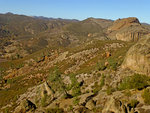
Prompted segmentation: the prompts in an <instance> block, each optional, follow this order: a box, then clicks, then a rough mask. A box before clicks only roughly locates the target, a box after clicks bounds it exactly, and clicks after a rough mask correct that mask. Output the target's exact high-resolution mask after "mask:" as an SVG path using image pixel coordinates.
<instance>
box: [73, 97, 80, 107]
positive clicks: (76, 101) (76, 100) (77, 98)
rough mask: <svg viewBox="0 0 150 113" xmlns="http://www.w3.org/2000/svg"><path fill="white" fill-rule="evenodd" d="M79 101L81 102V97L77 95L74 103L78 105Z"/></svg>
mask: <svg viewBox="0 0 150 113" xmlns="http://www.w3.org/2000/svg"><path fill="white" fill-rule="evenodd" d="M79 102H80V98H79V97H75V98H74V99H73V104H74V105H78V104H79Z"/></svg>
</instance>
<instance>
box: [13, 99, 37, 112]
mask: <svg viewBox="0 0 150 113" xmlns="http://www.w3.org/2000/svg"><path fill="white" fill-rule="evenodd" d="M35 109H36V105H35V104H34V103H32V102H31V101H30V100H24V101H22V102H21V104H20V106H18V107H17V108H16V109H15V111H14V113H32V112H34V111H35Z"/></svg>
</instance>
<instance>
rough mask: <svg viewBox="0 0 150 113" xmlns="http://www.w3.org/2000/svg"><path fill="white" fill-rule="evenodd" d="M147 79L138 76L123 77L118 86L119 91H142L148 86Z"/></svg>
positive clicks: (143, 76)
mask: <svg viewBox="0 0 150 113" xmlns="http://www.w3.org/2000/svg"><path fill="white" fill-rule="evenodd" d="M148 81H149V77H147V76H145V75H140V74H134V75H132V76H128V77H125V78H124V80H123V81H122V82H121V83H120V85H119V87H118V88H119V90H125V89H139V90H140V89H143V88H145V87H147V86H148V85H149V83H148Z"/></svg>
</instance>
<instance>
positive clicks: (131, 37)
mask: <svg viewBox="0 0 150 113" xmlns="http://www.w3.org/2000/svg"><path fill="white" fill-rule="evenodd" d="M107 33H108V36H109V37H110V38H111V39H117V40H122V41H137V40H139V39H140V38H142V37H143V36H144V35H146V34H148V33H149V31H148V30H147V29H146V28H144V27H142V26H141V24H140V22H139V20H138V19H137V18H134V17H130V18H124V19H118V20H116V21H115V22H114V23H113V25H112V26H111V27H109V28H108V30H107Z"/></svg>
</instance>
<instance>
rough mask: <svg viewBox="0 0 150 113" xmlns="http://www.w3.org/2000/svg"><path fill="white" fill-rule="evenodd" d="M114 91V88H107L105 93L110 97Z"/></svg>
mask: <svg viewBox="0 0 150 113" xmlns="http://www.w3.org/2000/svg"><path fill="white" fill-rule="evenodd" d="M114 91H115V89H114V88H112V87H108V88H107V90H106V93H107V95H111V94H112V93H113V92H114Z"/></svg>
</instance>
